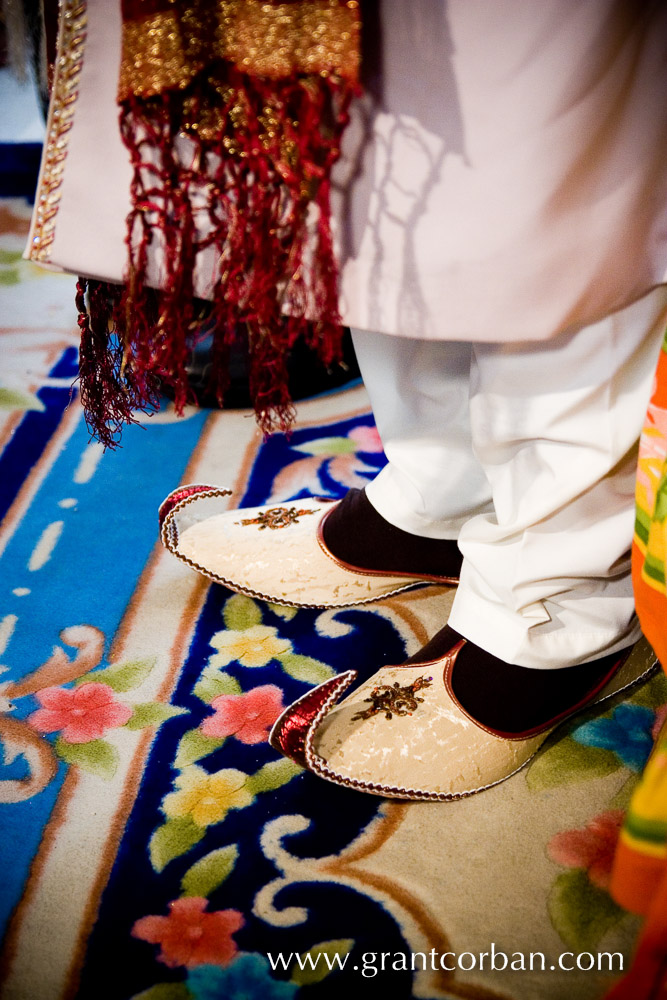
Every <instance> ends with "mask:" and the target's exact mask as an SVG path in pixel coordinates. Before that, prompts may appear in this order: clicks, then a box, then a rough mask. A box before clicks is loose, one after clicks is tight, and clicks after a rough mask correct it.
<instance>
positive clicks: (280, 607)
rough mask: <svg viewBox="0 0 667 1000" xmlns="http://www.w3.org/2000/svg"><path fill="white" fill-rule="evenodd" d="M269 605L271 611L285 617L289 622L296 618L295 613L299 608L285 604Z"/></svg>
mask: <svg viewBox="0 0 667 1000" xmlns="http://www.w3.org/2000/svg"><path fill="white" fill-rule="evenodd" d="M267 607H268V609H269V611H273V613H274V615H278V617H279V618H283V619H284V620H285V621H286V622H289V621H291V620H292V618H294V615H295V614H296V613H297V611H298V610H299V609H298V608H291V607H287V605H285V604H268V603H267Z"/></svg>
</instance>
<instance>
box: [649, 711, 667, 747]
mask: <svg viewBox="0 0 667 1000" xmlns="http://www.w3.org/2000/svg"><path fill="white" fill-rule="evenodd" d="M665 722H667V705H661V706H660V708H657V709H656V710H655V722H654V723H653V726H652V727H651V736H652V737H653V739H654V740H657V738H658V736H659V735H660V730H661V729H662V727H663V726H664V725H665ZM666 735H667V734H666Z"/></svg>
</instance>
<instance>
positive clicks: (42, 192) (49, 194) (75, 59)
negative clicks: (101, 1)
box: [28, 0, 87, 263]
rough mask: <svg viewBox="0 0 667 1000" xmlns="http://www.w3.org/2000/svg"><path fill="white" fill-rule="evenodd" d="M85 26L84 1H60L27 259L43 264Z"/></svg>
mask: <svg viewBox="0 0 667 1000" xmlns="http://www.w3.org/2000/svg"><path fill="white" fill-rule="evenodd" d="M86 25H87V4H86V2H85V0H62V2H61V11H60V24H59V29H58V58H57V60H56V71H55V80H54V83H53V93H52V95H51V106H50V109H49V121H48V125H47V133H46V142H45V145H44V153H43V156H42V167H41V172H40V178H39V185H38V189H37V199H36V203H35V210H34V213H33V223H32V233H31V240H30V248H29V253H28V256H29V258H30V260H35V261H40V262H42V263H48V262H49V261H50V259H51V244H52V243H53V240H54V237H55V230H56V216H57V215H58V208H59V204H60V195H61V186H62V179H63V170H64V168H65V159H66V157H67V143H68V139H69V132H70V129H71V128H72V120H73V118H74V106H75V103H76V99H77V97H78V95H79V80H80V77H81V67H82V66H83V53H84V46H85V41H86Z"/></svg>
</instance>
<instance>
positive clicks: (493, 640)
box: [450, 286, 667, 668]
mask: <svg viewBox="0 0 667 1000" xmlns="http://www.w3.org/2000/svg"><path fill="white" fill-rule="evenodd" d="M666 319H667V288H666V287H665V286H661V287H660V288H657V289H655V290H654V291H652V292H651V293H649V295H647V296H645V297H644V298H642V299H641V300H639V301H637V302H635V303H633V304H632V305H631V306H629V307H627V308H626V309H623V310H621V311H619V312H617V313H614V314H612V315H610V316H608V317H606V318H605V319H603V320H601V321H600V322H598V323H595V324H593V325H591V326H588V327H586V328H584V329H581V330H578V331H577V332H576V333H574V334H571V335H568V336H561V337H559V338H556V339H554V340H551V341H546V342H543V343H531V344H507V345H500V346H496V345H486V344H476V345H474V350H473V353H474V362H473V370H472V376H471V381H472V385H471V402H470V413H471V426H472V435H473V444H474V449H475V452H476V455H477V457H478V458H479V460H480V461H481V463H482V465H483V467H484V470H485V472H486V474H487V476H488V478H489V481H490V483H491V487H492V491H493V502H494V513H484V514H480V515H478V516H475V517H472V518H470V519H469V520H468V521H467V523H466V524H465V525H464V527H463V528H462V530H461V533H460V535H459V546H460V548H461V551H462V552H463V556H464V561H463V569H462V574H461V584H460V586H459V589H458V591H457V594H456V598H455V600H454V605H453V608H452V614H451V617H450V625H451V626H452V627H453V628H454V629H456V630H457V631H458V632H459V633H461V635H463V636H465V637H466V638H467V639H469V640H471V641H472V642H474V643H475V644H476V645H478V646H480V647H481V648H482V649H484V650H487V651H488V652H489V653H492V654H494V655H495V656H496V657H499V658H500V659H501V660H504V661H506V662H508V663H511V664H516V665H519V666H523V667H538V668H559V667H567V666H570V665H573V664H582V663H585V662H587V661H590V660H594V659H596V658H598V657H601V656H604V655H606V654H610V653H613V652H615V651H617V650H620V649H622V648H623V647H625V646H628V645H629V644H631V643H632V642H634V641H635V640H636V639H637V638H638V636H639V628H638V626H637V624H636V619H635V617H634V607H633V598H632V586H631V580H630V544H631V540H632V531H633V521H634V477H635V471H636V461H637V443H638V438H639V434H640V431H641V427H642V423H643V418H644V414H645V411H646V406H647V402H648V399H649V395H650V389H651V381H652V378H653V373H654V370H655V365H656V361H657V357H658V352H659V349H660V343H661V339H662V335H663V332H664V326H665V322H666Z"/></svg>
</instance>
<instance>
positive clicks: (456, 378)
mask: <svg viewBox="0 0 667 1000" xmlns="http://www.w3.org/2000/svg"><path fill="white" fill-rule="evenodd" d="M352 337H353V341H354V349H355V352H356V355H357V359H358V361H359V367H360V369H361V373H362V376H363V379H364V384H365V385H366V389H367V391H368V394H369V396H370V400H371V405H372V407H373V414H374V416H375V422H376V425H377V428H378V431H379V434H380V438H381V439H382V444H383V446H384V451H385V454H386V456H387V459H388V460H389V464H388V465H387V466H386V467H385V468H384V469H383V470H382V471H381V472H380V473H379V475H378V476H377V477H376V478H375V479H374V480H373V482H372V483H370V484H369V485H368V486H367V487H366V490H365V492H366V496H367V497H368V500H369V501H370V503H371V504H372V505H373V507H374V508H375V510H376V511H377V512H378V513H379V514H380V515H381V516H382V517H383V518H384V519H385V520H386V521H388V522H389V523H390V524H393V525H395V526H396V527H398V528H401V529H403V531H407V532H410V533H411V534H414V535H420V536H423V537H425V538H438V539H441V538H448V539H456V538H458V535H459V532H460V530H461V527H462V526H463V524H465V523H466V521H468V520H469V518H470V517H471V516H472V515H474V514H479V513H482V512H484V511H490V510H491V509H492V507H491V489H490V486H489V483H488V480H487V478H486V476H485V474H484V472H483V470H482V468H481V466H480V464H479V462H478V461H477V459H476V458H475V456H474V455H473V452H472V439H471V431H470V416H469V387H470V365H471V360H472V348H471V345H470V344H464V343H459V342H456V341H427V340H409V339H407V338H405V337H392V336H386V335H384V334H379V333H368V332H366V331H362V330H353V331H352Z"/></svg>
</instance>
